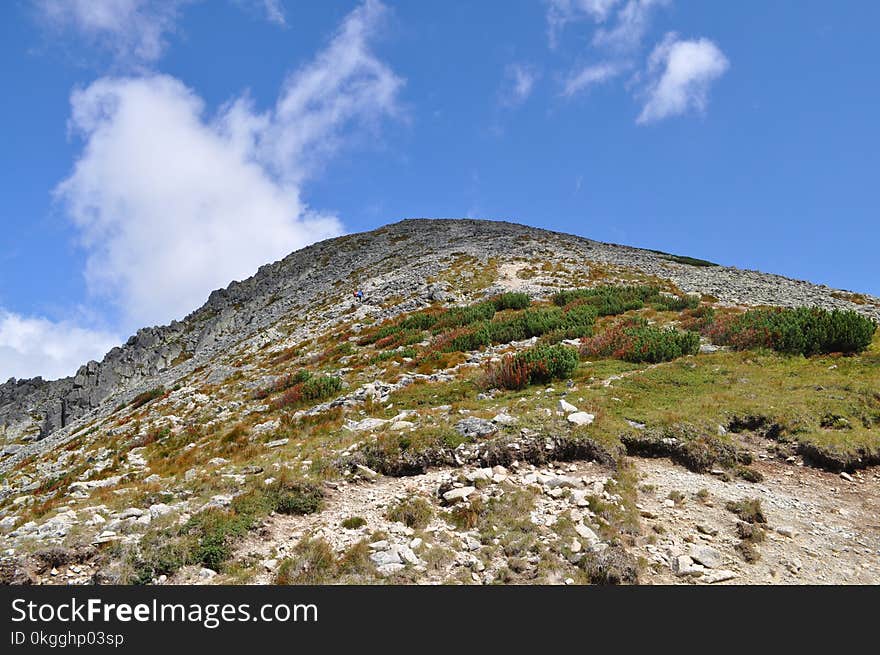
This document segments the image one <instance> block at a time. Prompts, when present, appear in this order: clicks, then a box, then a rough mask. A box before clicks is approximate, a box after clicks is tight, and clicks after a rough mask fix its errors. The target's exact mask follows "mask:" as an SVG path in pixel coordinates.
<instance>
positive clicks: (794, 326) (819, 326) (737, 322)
mask: <svg viewBox="0 0 880 655" xmlns="http://www.w3.org/2000/svg"><path fill="white" fill-rule="evenodd" d="M876 329H877V324H876V322H874V321H873V320H872V319H870V318H867V317H866V316H862V315H861V314H859V313H858V312H855V311H852V310H837V309H835V310H832V311H828V310H825V309H820V308H818V307H813V308H807V307H798V308H797V309H783V308H769V309H753V310H750V311H747V312H745V313H743V314H734V315H726V316H723V317H720V318H718V319H716V320H715V321H714V322H713V323H712V325H710V326H709V328H708V330H707V336H708V337H709V338H710V339H711V340H712V341H713V342H714V343H717V344H720V345H725V346H731V347H732V348H735V349H737V350H746V349H749V348H771V349H773V350H776V351H779V352H783V353H788V354H799V355H804V356H806V357H809V356H810V355H816V354H823V353H833V352H841V353H856V352H861V351H863V350H865V348H867V347H868V346H869V345H870V344H871V340H872V338H873V336H874V331H875V330H876Z"/></svg>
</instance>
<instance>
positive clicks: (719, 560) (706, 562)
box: [690, 544, 724, 569]
mask: <svg viewBox="0 0 880 655" xmlns="http://www.w3.org/2000/svg"><path fill="white" fill-rule="evenodd" d="M690 556H691V559H692V560H694V561H695V562H697V563H698V564H702V565H703V566H705V567H706V568H707V569H715V568H718V567H719V566H721V564H723V563H724V558H723V557H722V555H721V553H720V552H719V551H717V550H715V549H714V548H712V547H711V546H704V545H702V544H692V545H691V548H690Z"/></svg>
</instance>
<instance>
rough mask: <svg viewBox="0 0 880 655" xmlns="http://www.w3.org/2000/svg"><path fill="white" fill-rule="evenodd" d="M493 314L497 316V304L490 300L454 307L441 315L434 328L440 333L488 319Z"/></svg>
mask: <svg viewBox="0 0 880 655" xmlns="http://www.w3.org/2000/svg"><path fill="white" fill-rule="evenodd" d="M493 316H495V304H494V303H492V302H490V301H486V302H481V303H477V304H475V305H467V306H465V307H454V308H452V309H450V310H448V311H446V312H444V313H443V314H441V315H440V318H439V319H438V320H437V322H436V323H435V324H434V327H433V330H434V332H435V333H439V332H442V331H443V330H448V329H450V328H457V327H463V326H465V325H471V324H472V323H478V322H480V321H488V320H490V319H491V318H492V317H493Z"/></svg>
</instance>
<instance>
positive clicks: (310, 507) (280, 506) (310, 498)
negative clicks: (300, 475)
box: [269, 482, 324, 515]
mask: <svg viewBox="0 0 880 655" xmlns="http://www.w3.org/2000/svg"><path fill="white" fill-rule="evenodd" d="M269 493H271V494H272V495H273V498H272V499H271V502H272V505H273V509H274V510H275V511H276V512H278V513H279V514H300V515H302V514H314V513H315V512H317V511H318V510H319V509H320V508H321V500H322V499H323V497H324V494H323V492H322V491H321V489H320V487H318V486H316V485H314V484H312V483H308V482H294V483H279V484H278V486H277V487H275V488H274V489H272V490H271V491H270V492H269Z"/></svg>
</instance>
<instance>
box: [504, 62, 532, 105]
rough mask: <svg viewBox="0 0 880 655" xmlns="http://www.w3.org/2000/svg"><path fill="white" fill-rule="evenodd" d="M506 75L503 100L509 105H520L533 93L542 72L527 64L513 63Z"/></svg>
mask: <svg viewBox="0 0 880 655" xmlns="http://www.w3.org/2000/svg"><path fill="white" fill-rule="evenodd" d="M505 77H506V80H505V88H504V90H503V92H502V101H503V102H504V104H507V105H519V104H522V103H523V102H525V101H526V100H527V99H528V97H529V96H530V95H532V91H533V90H534V89H535V84H536V83H537V81H538V79H539V78H540V73H538V71H537V70H536V69H535V68H534V67H533V66H529V65H527V64H511V65H510V66H508V67H507V69H506V71H505Z"/></svg>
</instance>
